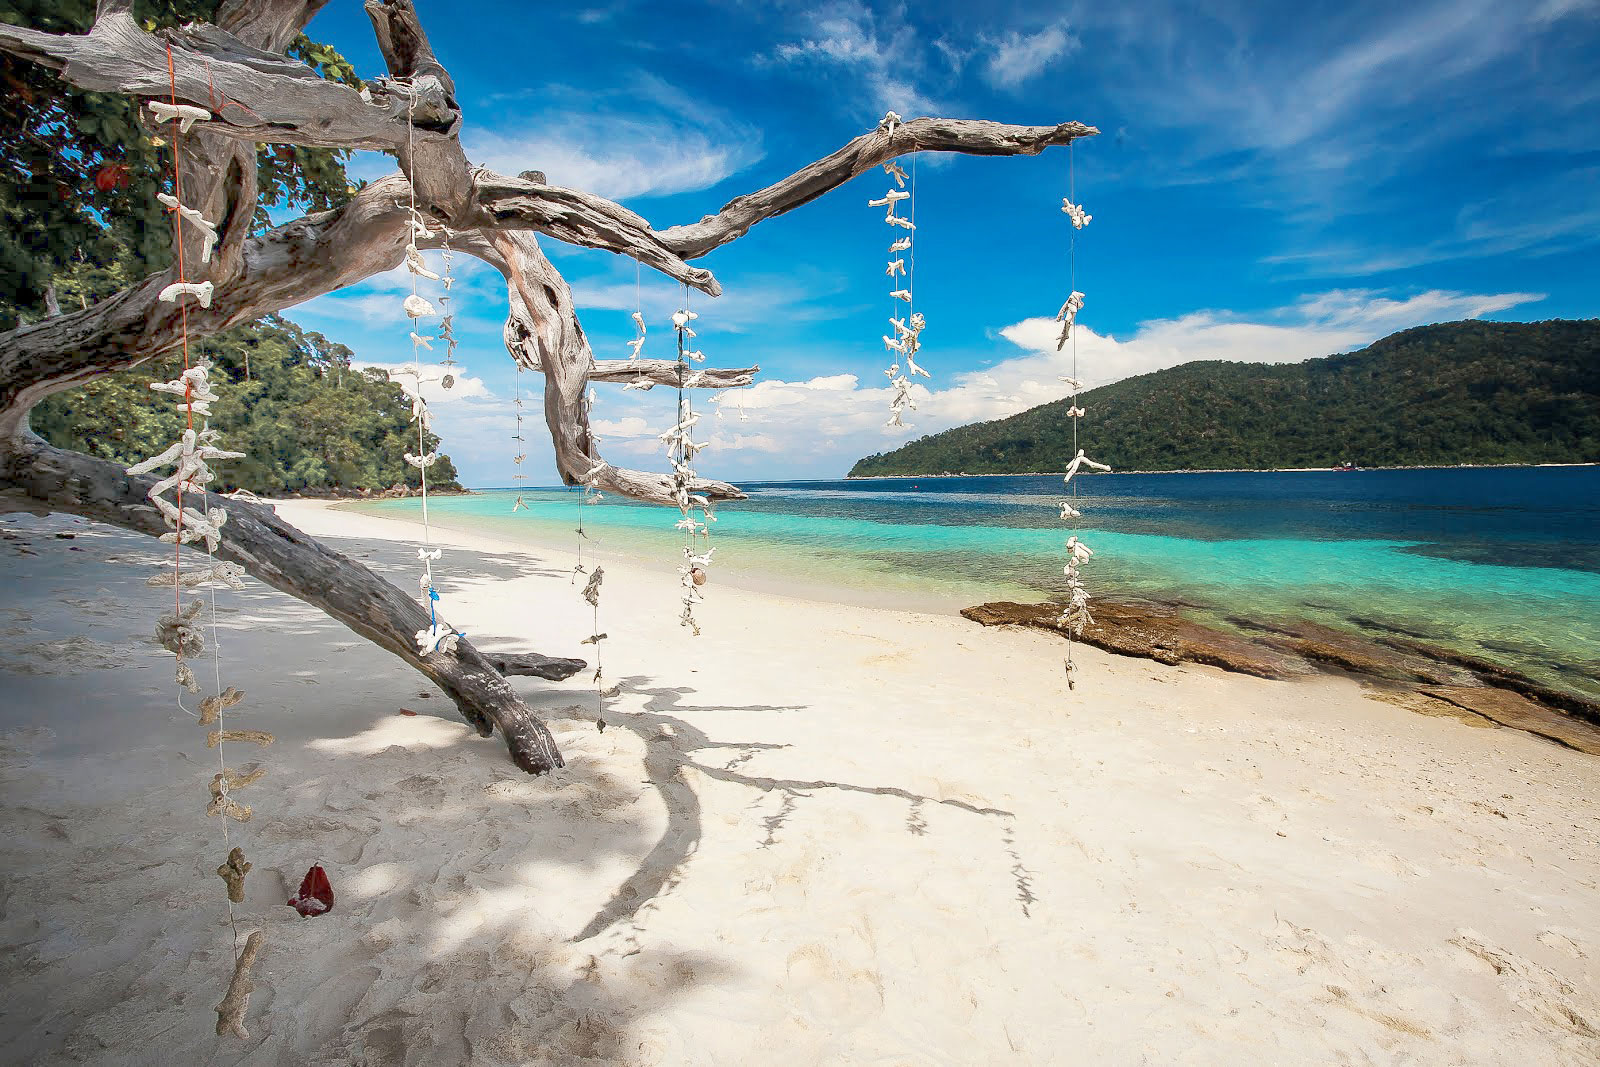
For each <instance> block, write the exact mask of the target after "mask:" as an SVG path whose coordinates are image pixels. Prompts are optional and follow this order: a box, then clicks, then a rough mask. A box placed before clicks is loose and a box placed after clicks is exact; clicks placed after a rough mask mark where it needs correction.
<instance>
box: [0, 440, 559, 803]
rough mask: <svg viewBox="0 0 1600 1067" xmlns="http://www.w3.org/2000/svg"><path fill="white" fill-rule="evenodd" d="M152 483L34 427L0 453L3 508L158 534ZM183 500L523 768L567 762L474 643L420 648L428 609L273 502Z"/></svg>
mask: <svg viewBox="0 0 1600 1067" xmlns="http://www.w3.org/2000/svg"><path fill="white" fill-rule="evenodd" d="M154 484H155V479H154V478H152V477H149V476H144V477H130V476H129V475H127V474H126V473H124V472H123V470H122V468H121V467H118V466H117V465H116V464H114V463H108V462H106V461H105V460H100V459H93V458H91V457H89V456H85V455H82V454H80V453H77V452H69V451H66V450H65V449H60V448H55V447H53V446H51V445H49V444H46V443H45V442H44V441H42V440H40V439H39V438H38V437H35V436H33V435H32V434H27V435H25V436H24V437H21V438H13V439H12V441H11V442H10V447H8V448H6V449H3V450H0V486H3V487H4V488H3V489H0V510H25V511H35V512H49V511H63V512H66V513H68V514H70V515H81V516H83V517H84V518H87V519H94V520H96V521H98V522H105V523H110V524H111V525H113V526H120V527H122V528H123V529H125V530H132V531H134V532H136V533H142V534H148V535H150V536H152V537H158V536H160V535H161V534H164V533H166V532H167V528H166V524H165V523H164V522H163V520H162V518H161V516H160V514H159V513H158V512H157V511H156V510H155V508H153V507H151V506H150V502H149V500H147V499H146V497H145V494H146V493H147V492H149V489H150V487H151V486H152V485H154ZM184 499H185V503H186V504H189V506H192V507H194V508H196V509H199V510H204V509H208V508H213V507H223V508H226V509H227V512H228V522H227V525H226V526H224V527H223V531H224V536H223V539H222V544H221V546H220V548H219V549H218V551H217V555H218V557H219V558H221V559H225V560H231V561H232V562H234V563H237V564H239V565H240V566H242V567H244V568H245V570H246V571H248V572H249V573H250V574H251V575H252V576H254V577H256V578H259V579H260V580H261V581H263V582H266V583H267V584H268V585H270V586H272V587H273V588H275V589H280V590H282V591H283V592H285V593H288V594H289V595H290V596H294V597H298V598H299V599H301V600H303V601H305V602H306V603H307V604H310V605H312V606H313V607H316V608H319V609H321V610H322V611H325V612H327V613H328V614H329V615H331V616H332V617H333V618H335V619H338V620H339V621H340V622H342V623H344V624H345V625H346V626H348V627H350V629H352V630H354V631H355V632H356V633H358V634H360V635H361V636H362V637H365V638H366V639H367V640H369V641H371V642H373V643H374V644H376V645H378V646H379V647H381V648H383V649H386V650H387V651H389V652H392V653H394V654H395V655H396V656H398V657H400V658H401V659H402V660H404V661H405V662H406V663H407V664H409V665H410V666H412V667H414V668H415V669H417V670H418V671H421V672H422V673H423V674H425V675H427V677H428V678H429V679H430V680H431V681H433V683H434V684H436V685H437V686H439V688H440V689H442V690H444V691H445V693H446V694H447V695H448V696H449V697H450V698H451V699H452V700H454V701H455V703H456V707H457V708H458V709H459V710H460V712H461V714H462V716H463V717H464V718H465V719H466V720H467V721H468V722H469V723H471V724H472V725H473V726H474V727H475V728H476V729H477V731H478V733H479V734H481V735H482V736H484V737H488V736H489V735H490V734H491V733H492V732H493V728H494V727H496V726H498V727H499V728H500V732H501V734H502V736H503V737H504V738H505V742H506V747H507V748H508V749H509V750H510V751H511V758H512V759H513V760H514V761H515V762H516V764H517V766H518V767H521V768H522V769H523V770H525V771H528V772H529V773H530V774H543V773H545V772H547V771H551V770H554V769H555V768H557V767H560V766H562V760H561V754H560V753H559V752H558V751H557V750H556V744H555V740H554V739H553V738H552V737H551V736H550V731H549V730H548V729H546V727H545V725H544V723H543V722H541V721H540V720H539V718H538V717H537V716H536V715H534V713H533V712H532V710H530V709H529V708H528V706H527V705H526V704H524V703H523V702H522V701H521V699H520V698H518V696H517V695H516V693H515V691H513V690H512V688H511V686H510V685H509V684H508V683H507V682H506V680H505V679H504V678H503V677H502V676H501V674H500V672H499V671H497V670H496V669H495V667H494V665H493V664H492V663H491V662H490V661H489V660H488V659H486V658H485V657H484V655H483V654H482V653H481V652H479V651H478V650H477V649H476V648H474V647H473V646H472V644H471V643H470V642H468V641H466V640H462V641H460V642H459V644H458V645H457V649H456V652H455V653H454V654H453V655H452V654H449V653H442V654H441V653H435V654H433V655H428V656H424V655H421V654H419V653H418V651H417V642H416V640H415V634H416V632H417V631H418V630H426V629H427V628H428V626H429V625H430V624H429V620H428V612H427V611H425V610H424V609H423V608H422V607H420V606H419V605H418V604H417V602H416V601H415V600H413V599H412V598H411V597H409V596H407V595H406V594H405V593H403V592H401V591H400V590H399V589H397V588H396V587H395V586H394V585H393V584H391V583H389V582H387V581H385V580H384V579H382V578H380V577H379V576H378V575H376V574H374V573H373V572H372V571H370V570H368V569H367V568H366V567H364V566H362V565H361V564H360V563H358V562H356V561H355V560H353V559H351V558H350V557H348V556H345V555H343V554H342V553H339V552H335V551H333V550H332V549H329V548H326V547H324V546H323V545H322V544H320V543H319V542H317V541H315V540H313V539H312V538H310V537H307V536H306V535H305V534H303V533H301V532H300V531H299V530H297V529H295V528H294V527H293V526H290V525H289V524H288V523H286V522H284V521H283V520H282V519H280V518H278V516H277V515H275V514H274V513H273V512H272V510H271V509H270V508H266V507H259V506H256V505H254V504H248V503H245V502H244V501H242V500H231V499H225V498H223V497H219V496H215V495H213V494H209V493H208V494H205V499H204V500H203V501H201V500H195V501H193V503H192V504H190V503H189V501H190V497H189V496H188V495H185V498H184ZM542 666H543V667H544V671H542V672H541V673H542V674H543V676H544V677H547V678H548V677H556V678H565V677H570V676H571V675H572V674H575V673H577V672H578V671H580V670H582V669H583V667H584V663H583V661H582V660H544V661H543V663H542Z"/></svg>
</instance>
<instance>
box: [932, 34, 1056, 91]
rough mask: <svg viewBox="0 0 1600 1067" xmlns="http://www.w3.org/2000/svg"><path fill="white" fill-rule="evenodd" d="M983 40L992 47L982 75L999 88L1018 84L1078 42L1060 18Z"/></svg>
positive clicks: (1007, 87) (1010, 87) (1042, 69)
mask: <svg viewBox="0 0 1600 1067" xmlns="http://www.w3.org/2000/svg"><path fill="white" fill-rule="evenodd" d="M980 40H981V43H982V44H983V45H984V46H985V47H987V48H991V49H993V53H992V54H991V55H990V56H989V58H988V60H987V61H985V63H984V66H983V78H984V80H985V81H987V82H988V83H989V84H990V85H993V86H994V87H996V88H997V89H1015V88H1017V87H1018V86H1019V85H1021V84H1022V83H1023V82H1025V81H1027V80H1029V79H1030V78H1033V77H1034V76H1036V75H1038V74H1040V73H1042V72H1043V71H1044V69H1045V68H1046V67H1048V66H1049V65H1050V64H1051V63H1052V62H1054V61H1055V60H1057V59H1059V58H1061V57H1062V56H1064V55H1066V54H1067V53H1068V52H1071V51H1073V50H1074V49H1075V48H1077V46H1078V42H1077V40H1076V39H1074V38H1073V37H1072V35H1071V34H1069V33H1068V32H1067V27H1066V23H1065V22H1060V21H1058V22H1054V23H1052V24H1050V25H1049V26H1046V27H1045V28H1044V29H1042V30H1039V31H1038V32H1037V33H1026V34H1025V33H1019V32H1017V31H1015V30H1013V31H1012V32H1010V33H1008V34H1006V35H1005V36H1004V37H999V38H981V39H980ZM946 54H947V55H948V53H946Z"/></svg>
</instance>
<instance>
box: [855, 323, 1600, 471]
mask: <svg viewBox="0 0 1600 1067" xmlns="http://www.w3.org/2000/svg"><path fill="white" fill-rule="evenodd" d="M1083 406H1084V408H1085V410H1086V411H1087V412H1088V414H1087V415H1086V416H1085V417H1084V419H1083V421H1082V423H1081V425H1080V428H1079V434H1080V438H1081V440H1082V441H1083V443H1084V447H1085V449H1086V451H1087V452H1088V453H1089V454H1090V455H1091V456H1093V457H1094V458H1095V459H1098V460H1100V461H1102V462H1105V463H1110V464H1111V465H1112V466H1113V467H1114V468H1116V469H1118V470H1195V469H1207V470H1245V469H1270V468H1284V467H1331V466H1335V465H1337V464H1339V463H1342V462H1345V461H1349V462H1351V463H1355V464H1358V465H1360V466H1369V467H1387V466H1429V465H1449V464H1457V463H1576V462H1596V461H1600V320H1596V319H1587V320H1582V321H1561V320H1556V321H1550V322H1533V323H1510V322H1480V321H1469V322H1451V323H1440V324H1437V325H1433V326H1419V327H1417V328H1416V329H1412V330H1406V331H1404V332H1402V333H1397V334H1393V335H1392V336H1389V337H1386V338H1384V339H1383V340H1381V341H1378V342H1376V343H1374V344H1372V345H1371V346H1369V347H1367V348H1364V349H1362V350H1360V351H1359V352H1352V353H1349V354H1348V355H1342V356H1328V357H1325V358H1323V359H1312V360H1307V361H1306V362H1304V363H1289V364H1275V365H1265V364H1259V363H1233V362H1224V361H1207V362H1199V363H1187V364H1184V365H1183V366H1181V367H1172V368H1170V369H1168V370H1163V371H1157V372H1155V373H1153V374H1144V375H1140V376H1139V377H1136V378H1128V379H1125V380H1123V381H1120V382H1117V383H1115V384H1113V385H1107V386H1102V387H1101V388H1099V389H1094V390H1091V391H1089V392H1087V393H1084V394H1083ZM1067 407H1068V401H1065V400H1060V401H1056V402H1055V403H1051V404H1044V405H1041V406H1040V407H1036V408H1032V409H1030V410H1028V411H1024V412H1022V413H1021V414H1019V415H1013V416H1011V417H1010V418H1006V419H998V420H995V421H993V422H980V423H974V424H973V425H970V426H961V427H957V428H956V429H952V430H946V431H945V432H944V433H939V434H934V435H931V436H928V437H923V438H921V439H919V440H916V441H912V442H910V443H909V444H906V445H904V446H902V447H901V448H898V449H896V450H895V451H893V452H889V453H886V454H879V455H874V456H868V457H867V458H865V459H863V460H861V461H859V462H858V463H857V464H856V465H855V466H854V467H853V468H851V471H850V476H851V477H867V476H872V475H928V474H939V473H943V472H946V471H949V472H966V473H968V474H1016V473H1023V472H1029V471H1059V470H1063V469H1064V468H1065V467H1066V465H1067V463H1068V462H1070V461H1071V459H1072V421H1071V420H1070V419H1068V418H1067V417H1066V410H1067Z"/></svg>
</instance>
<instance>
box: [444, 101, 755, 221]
mask: <svg viewBox="0 0 1600 1067" xmlns="http://www.w3.org/2000/svg"><path fill="white" fill-rule="evenodd" d="M507 102H510V103H513V104H514V108H515V113H518V114H531V116H532V117H533V119H534V120H536V121H533V122H531V123H530V124H528V125H525V126H524V125H520V124H513V123H506V124H500V125H497V126H495V127H493V128H482V127H471V126H469V127H468V128H467V130H466V131H465V133H464V134H463V135H462V144H463V146H464V147H465V148H466V150H467V155H468V156H469V157H470V158H471V159H472V160H473V162H475V163H478V164H480V165H482V166H486V167H489V168H490V169H492V170H496V171H499V172H500V173H502V174H518V173H520V172H522V171H524V170H541V171H544V172H545V175H546V176H547V177H548V178H549V180H550V183H551V184H552V185H560V186H565V187H567V188H574V189H584V190H586V191H588V192H592V193H596V194H598V195H600V196H604V197H608V198H610V199H613V200H622V199H626V198H628V197H638V196H661V195H665V194H669V193H683V192H692V191H694V190H698V189H707V188H710V187H711V186H713V185H716V184H717V183H718V182H720V181H722V180H723V179H725V178H728V177H730V176H731V175H734V174H737V173H738V172H739V171H741V170H743V169H744V168H746V167H748V166H750V165H751V164H753V163H755V162H756V161H758V160H759V159H761V157H762V154H763V153H762V147H761V131H760V129H759V128H757V127H755V126H751V125H749V124H747V123H744V122H740V121H736V120H734V119H732V118H730V117H729V116H728V115H727V114H726V113H725V112H723V111H722V110H721V109H719V108H717V107H715V106H713V105H711V104H709V103H706V102H704V101H702V100H698V99H696V98H694V97H692V96H689V95H688V94H686V93H684V92H682V91H681V90H679V89H678V88H677V87H676V86H673V85H672V84H670V83H668V82H666V81H663V80H662V79H660V78H656V77H654V76H651V75H647V74H637V75H635V76H633V77H632V78H631V79H629V80H628V81H627V83H626V84H624V85H620V86H618V87H617V88H615V89H612V90H610V91H605V90H599V91H596V90H592V89H590V90H582V91H580V90H577V89H574V88H572V87H569V86H559V85H557V86H547V87H545V88H544V89H541V90H539V91H537V92H530V93H518V94H507V95H504V96H498V97H494V98H491V100H489V101H486V102H485V103H486V104H494V105H499V106H500V107H501V108H502V109H503V108H504V104H505V103H507Z"/></svg>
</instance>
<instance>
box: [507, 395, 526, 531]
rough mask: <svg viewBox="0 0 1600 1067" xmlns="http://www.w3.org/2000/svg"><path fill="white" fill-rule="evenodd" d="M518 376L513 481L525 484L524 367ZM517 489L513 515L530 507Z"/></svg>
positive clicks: (514, 404) (513, 437) (514, 406)
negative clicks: (523, 465)
mask: <svg viewBox="0 0 1600 1067" xmlns="http://www.w3.org/2000/svg"><path fill="white" fill-rule="evenodd" d="M517 375H518V380H517V395H516V397H515V398H514V399H513V400H512V401H511V405H512V409H513V410H514V411H515V412H516V416H517V422H516V431H515V432H514V433H512V435H511V440H512V442H513V444H512V446H511V447H512V450H513V454H512V456H511V480H512V481H513V482H525V481H527V480H528V476H527V475H526V474H524V473H523V472H522V464H523V462H524V461H526V460H527V458H528V451H527V448H526V446H525V445H524V440H525V438H524V437H523V436H522V380H521V375H522V367H521V365H520V364H519V365H518V367H517ZM517 489H518V490H519V491H518V493H517V499H516V500H515V501H513V502H512V504H511V513H512V514H513V515H515V514H516V513H517V512H519V511H523V510H526V509H527V507H528V502H527V501H526V500H523V499H522V493H521V491H520V490H521V489H522V486H520V485H519V486H517Z"/></svg>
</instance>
